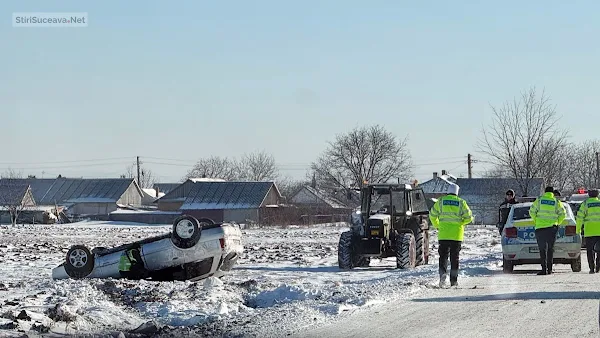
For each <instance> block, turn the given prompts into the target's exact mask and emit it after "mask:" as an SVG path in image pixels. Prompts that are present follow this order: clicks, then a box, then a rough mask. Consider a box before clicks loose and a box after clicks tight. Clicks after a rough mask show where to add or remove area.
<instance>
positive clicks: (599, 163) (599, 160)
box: [594, 152, 600, 189]
mask: <svg viewBox="0 0 600 338" xmlns="http://www.w3.org/2000/svg"><path fill="white" fill-rule="evenodd" d="M598 183H600V153H599V152H596V186H595V187H594V188H596V189H598Z"/></svg>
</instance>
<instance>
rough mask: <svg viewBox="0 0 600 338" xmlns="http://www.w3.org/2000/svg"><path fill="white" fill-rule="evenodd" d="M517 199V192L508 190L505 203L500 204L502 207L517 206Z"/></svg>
mask: <svg viewBox="0 0 600 338" xmlns="http://www.w3.org/2000/svg"><path fill="white" fill-rule="evenodd" d="M517 203H518V202H517V199H516V198H515V191H514V190H512V189H508V191H507V192H506V197H505V198H504V202H502V203H500V207H502V206H505V205H506V206H507V207H510V205H511V204H517Z"/></svg>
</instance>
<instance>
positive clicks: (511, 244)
mask: <svg viewBox="0 0 600 338" xmlns="http://www.w3.org/2000/svg"><path fill="white" fill-rule="evenodd" d="M532 204H533V203H532V202H525V203H517V204H513V205H512V206H511V209H510V212H509V214H508V217H507V220H506V224H505V225H504V229H502V255H503V259H502V261H503V264H504V265H503V270H504V272H506V273H510V272H512V271H513V269H514V266H515V265H525V264H538V265H539V264H540V263H541V260H540V251H539V248H538V245H537V241H536V239H535V225H534V223H533V220H532V219H531V216H529V208H530V207H531V205H532ZM563 205H564V207H565V209H566V212H567V215H566V218H565V220H564V221H563V223H562V224H561V225H560V227H559V229H558V234H557V239H556V243H555V245H554V264H569V265H571V270H572V271H573V272H579V271H581V235H580V234H577V233H576V223H575V216H574V215H573V211H572V209H571V207H570V206H569V204H568V203H563Z"/></svg>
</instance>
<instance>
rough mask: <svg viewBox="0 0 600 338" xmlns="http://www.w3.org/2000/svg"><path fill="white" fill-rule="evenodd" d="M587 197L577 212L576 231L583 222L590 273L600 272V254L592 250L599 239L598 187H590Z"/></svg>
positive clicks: (599, 202)
mask: <svg viewBox="0 0 600 338" xmlns="http://www.w3.org/2000/svg"><path fill="white" fill-rule="evenodd" d="M588 195H589V198H587V199H586V200H585V201H584V202H583V203H581V207H580V208H579V211H578V212H577V233H578V234H579V233H581V228H582V226H583V224H585V234H584V235H585V251H586V253H587V260H588V265H589V267H590V273H597V272H600V255H599V254H598V253H597V252H594V245H596V243H597V242H599V241H600V199H599V198H598V189H590V190H589V191H588Z"/></svg>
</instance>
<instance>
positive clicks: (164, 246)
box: [52, 215, 243, 281]
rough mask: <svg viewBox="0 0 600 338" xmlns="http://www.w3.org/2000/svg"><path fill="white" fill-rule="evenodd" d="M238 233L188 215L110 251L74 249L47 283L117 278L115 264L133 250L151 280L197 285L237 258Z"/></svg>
mask: <svg viewBox="0 0 600 338" xmlns="http://www.w3.org/2000/svg"><path fill="white" fill-rule="evenodd" d="M241 240H242V232H241V230H240V228H239V226H237V225H236V224H229V223H221V224H215V223H214V222H212V220H210V219H200V220H198V219H196V218H194V217H192V216H189V215H183V216H180V217H178V218H177V219H176V220H175V221H174V222H173V231H172V232H170V233H166V234H164V235H161V236H157V237H151V238H146V239H144V240H141V241H137V242H133V243H128V244H124V245H121V246H118V247H115V248H111V249H107V248H94V249H92V250H90V249H88V248H87V247H86V246H84V245H74V246H72V247H71V248H70V249H69V251H67V254H66V257H65V258H66V259H65V262H64V263H63V264H61V265H59V266H57V267H56V268H54V269H53V270H52V278H53V279H67V278H74V279H80V278H121V273H120V271H119V262H120V260H121V256H123V255H125V254H126V252H127V251H128V250H132V249H135V250H138V251H139V254H140V257H141V260H142V263H143V267H144V269H146V270H147V271H148V272H149V277H150V278H151V279H154V280H191V281H194V280H199V279H203V278H206V277H211V276H214V277H221V276H223V275H224V274H225V273H226V272H228V271H229V270H231V268H232V267H233V266H234V265H235V264H236V262H237V260H238V258H239V257H240V256H241V255H242V252H243V245H242V241H241Z"/></svg>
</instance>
